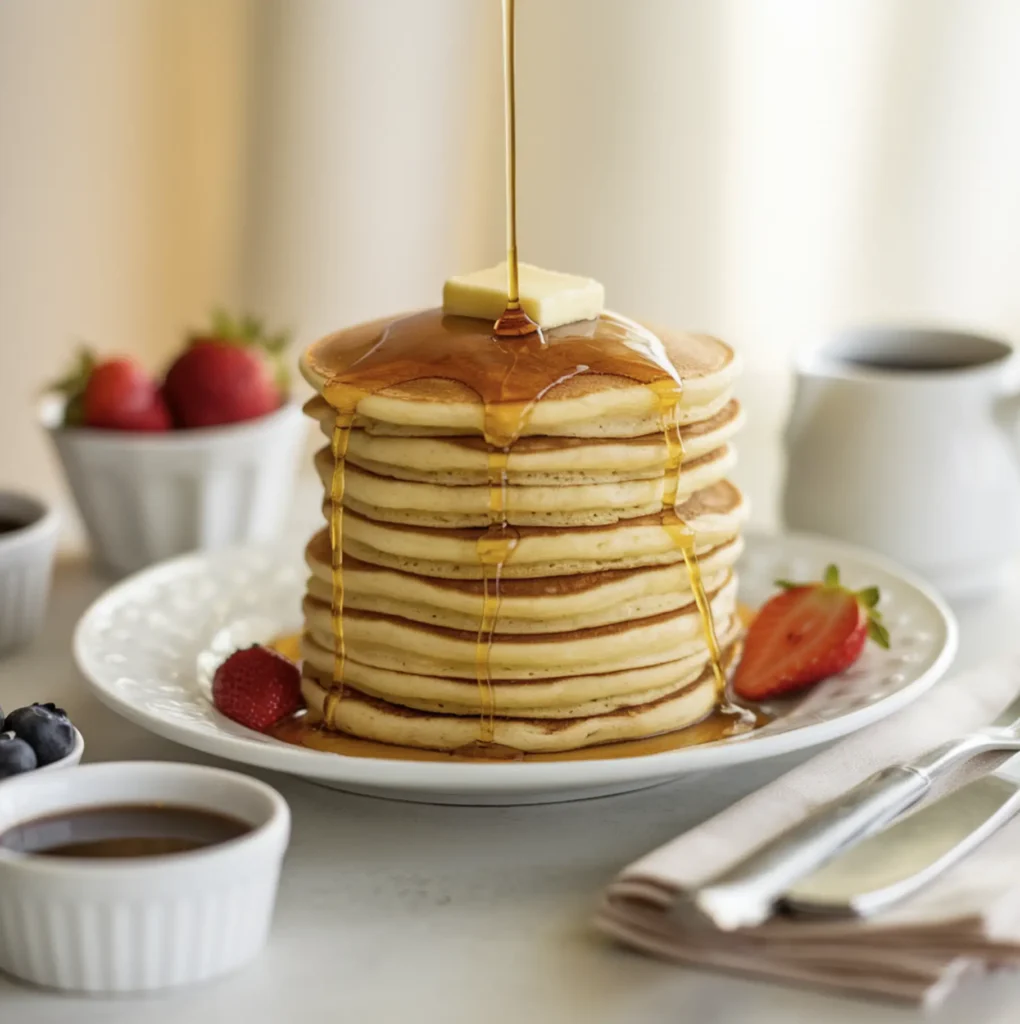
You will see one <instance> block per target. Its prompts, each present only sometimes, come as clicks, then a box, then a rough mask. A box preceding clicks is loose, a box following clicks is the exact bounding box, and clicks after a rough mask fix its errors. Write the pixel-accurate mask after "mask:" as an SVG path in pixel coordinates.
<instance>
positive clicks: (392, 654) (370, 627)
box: [303, 577, 737, 680]
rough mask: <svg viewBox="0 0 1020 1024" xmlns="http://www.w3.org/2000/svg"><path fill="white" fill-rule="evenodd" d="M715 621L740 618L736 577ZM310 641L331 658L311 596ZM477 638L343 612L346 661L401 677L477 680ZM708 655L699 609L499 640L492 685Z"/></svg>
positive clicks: (492, 654) (491, 655)
mask: <svg viewBox="0 0 1020 1024" xmlns="http://www.w3.org/2000/svg"><path fill="white" fill-rule="evenodd" d="M707 596H708V599H709V603H710V606H711V608H712V614H713V617H714V618H715V620H716V621H717V622H719V623H727V622H729V620H730V619H731V618H732V617H733V615H734V614H735V612H736V600H737V595H736V583H735V581H734V580H733V578H732V577H729V578H727V580H726V581H725V582H724V583H723V584H722V585H721V586H720V587H718V589H717V590H716V591H714V592H708V595H707ZM303 609H304V614H305V632H306V636H307V638H308V640H309V641H311V642H313V643H315V644H317V645H318V646H319V647H321V648H322V649H323V650H324V651H327V652H330V653H332V651H333V648H334V646H335V644H334V637H333V629H332V621H331V616H330V606H329V604H328V603H326V602H323V601H318V600H316V599H315V598H312V597H306V598H305V600H304V603H303ZM477 644H478V631H477V629H474V630H456V629H448V628H445V627H441V626H433V625H427V624H425V623H421V622H412V621H409V620H407V619H402V618H399V617H398V616H396V615H387V614H383V613H378V612H364V611H360V610H356V609H346V610H345V611H344V646H345V649H346V653H347V656H348V657H350V658H352V659H354V660H355V661H359V662H361V663H362V664H365V665H376V666H378V667H380V668H391V669H393V670H394V671H397V672H412V673H421V674H424V675H435V676H445V677H449V678H452V679H470V680H474V679H475V678H476V676H477V672H478V667H477V650H478V647H477ZM698 651H703V652H705V656H706V659H707V650H706V648H705V639H704V633H703V630H702V623H701V617H700V615H699V613H698V610H697V608H696V607H695V605H694V603H693V602H692V603H690V604H688V605H684V606H683V607H682V608H679V609H676V610H674V611H670V612H663V613H661V614H659V615H652V616H649V617H648V618H644V619H637V620H634V621H628V622H616V623H609V624H606V625H602V626H593V627H591V628H589V629H580V630H570V631H567V632H564V633H514V634H509V633H500V634H497V635H495V636H494V637H493V639H492V643H491V644H490V645H489V648H488V672H489V676H490V678H492V679H548V678H554V677H556V676H560V675H567V674H569V673H571V672H574V671H579V672H580V671H591V670H592V669H593V668H597V669H599V670H602V671H615V670H617V669H623V668H639V667H642V666H645V665H654V664H657V663H658V662H662V661H671V660H675V659H677V658H684V657H687V656H689V655H691V654H693V653H695V652H698Z"/></svg>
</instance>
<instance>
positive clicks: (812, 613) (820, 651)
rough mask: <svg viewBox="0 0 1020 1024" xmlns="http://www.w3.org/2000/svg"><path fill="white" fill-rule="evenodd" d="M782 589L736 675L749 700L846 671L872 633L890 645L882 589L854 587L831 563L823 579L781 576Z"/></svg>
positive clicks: (750, 638)
mask: <svg viewBox="0 0 1020 1024" xmlns="http://www.w3.org/2000/svg"><path fill="white" fill-rule="evenodd" d="M776 585H777V586H779V587H782V588H783V593H781V594H777V595H776V596H775V597H772V598H770V599H769V600H768V601H766V602H765V604H764V605H763V606H762V607H761V609H760V611H759V612H758V614H757V616H756V617H755V619H754V622H753V623H752V624H751V627H750V629H749V630H748V633H747V638H746V639H745V641H744V653H743V656H742V657H741V659H740V664H739V665H738V666H737V671H736V674H735V675H734V678H733V689H734V692H735V693H736V694H737V695H738V696H739V697H743V698H745V699H746V700H755V701H760V700H768V699H769V698H771V697H778V696H780V695H782V694H785V693H789V692H791V691H793V690H801V689H804V688H805V687H808V686H812V685H814V684H815V683H818V682H820V681H821V680H823V679H827V678H828V677H829V676H834V675H838V674H839V673H840V672H843V671H845V670H846V669H848V668H849V667H850V666H851V665H852V664H853V663H854V662H855V661H856V660H857V659H858V658H859V657H860V656H861V651H863V650H864V644H865V642H866V641H867V639H868V638H869V637H870V638H871V639H872V640H874V641H875V643H877V644H878V645H879V646H880V647H888V646H889V633H888V631H887V630H886V628H885V626H884V625H882V617H881V614H880V613H879V611H878V601H879V597H880V594H879V591H878V587H866V588H865V589H864V590H858V591H853V590H849V589H847V588H846V587H844V586H843V585H842V584H841V583H840V582H839V570H838V569H837V568H836V566H834V565H830V566H829V567H828V568H827V569H826V570H825V575H824V577H823V579H822V582H821V583H790V582H788V581H786V580H777V581H776Z"/></svg>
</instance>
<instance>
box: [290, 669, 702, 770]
mask: <svg viewBox="0 0 1020 1024" xmlns="http://www.w3.org/2000/svg"><path fill="white" fill-rule="evenodd" d="M302 692H303V693H304V696H305V700H306V701H307V703H308V707H309V709H310V711H311V713H312V714H314V715H316V716H318V717H324V719H325V720H324V724H325V725H326V727H327V728H330V729H333V730H336V731H339V732H345V733H348V734H349V735H351V736H358V737H360V738H362V739H367V740H375V741H376V742H379V743H391V744H396V745H398V746H405V747H418V748H424V749H428V750H457V749H458V748H460V747H466V746H469V745H470V744H472V743H475V742H476V741H477V740H478V716H477V715H447V714H438V713H435V712H428V711H418V710H415V709H413V708H408V707H404V706H402V705H399V704H391V703H390V702H388V701H384V700H380V699H378V698H376V697H369V696H368V695H367V694H364V693H362V692H360V691H359V690H357V689H355V688H354V687H349V688H348V689H347V690H346V691H345V693H344V697H343V699H342V700H339V701H336V700H332V701H329V702H328V704H327V702H326V700H325V696H326V694H325V691H324V690H323V688H322V687H321V686H320V685H319V684H317V683H316V682H315V681H314V680H310V679H307V678H306V679H304V680H303V681H302ZM715 703H716V698H715V687H714V683H713V680H712V677H711V674H710V673H709V672H707V671H706V672H703V673H702V674H701V676H699V677H698V679H697V680H696V681H695V682H694V683H692V684H690V685H688V686H686V687H682V688H681V689H679V690H677V691H674V692H672V693H669V694H667V695H665V696H662V697H658V698H657V699H654V700H651V701H649V702H648V703H645V704H638V705H631V706H628V707H625V708H620V709H618V710H615V711H610V712H608V713H606V714H602V715H593V716H589V717H583V718H560V719H550V718H523V717H522V718H496V719H495V720H494V722H493V737H492V739H493V742H495V743H497V744H500V745H502V746H506V747H510V748H512V749H514V750H521V751H524V752H526V753H539V752H542V753H553V752H556V751H562V750H579V749H581V748H582V747H590V746H595V745H597V744H601V743H614V742H617V741H620V740H629V739H640V738H642V737H645V736H654V735H657V734H658V733H664V732H673V731H675V730H677V729H682V728H684V727H686V726H688V725H693V724H694V723H695V722H698V721H700V720H701V719H702V718H704V717H705V716H706V715H707V714H708V713H709V712H710V711H711V710H712V709H713V708H714V707H715Z"/></svg>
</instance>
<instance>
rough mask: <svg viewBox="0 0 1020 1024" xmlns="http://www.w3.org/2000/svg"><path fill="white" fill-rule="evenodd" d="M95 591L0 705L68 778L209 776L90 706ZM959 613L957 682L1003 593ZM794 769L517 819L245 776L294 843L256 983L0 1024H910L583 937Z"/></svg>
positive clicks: (22, 1009) (28, 658)
mask: <svg viewBox="0 0 1020 1024" xmlns="http://www.w3.org/2000/svg"><path fill="white" fill-rule="evenodd" d="M104 585H105V584H104V581H102V580H100V579H98V578H96V577H94V576H93V575H92V574H91V572H90V571H89V569H88V568H87V567H86V566H85V565H84V563H82V562H78V561H68V562H64V563H62V564H61V565H60V566H59V568H58V571H57V577H56V582H55V587H54V593H53V598H52V602H51V606H50V613H49V621H48V626H47V631H46V634H45V636H44V637H42V638H40V639H39V640H38V641H37V642H36V644H35V645H34V646H33V647H32V648H31V649H30V650H27V651H25V652H23V653H21V654H18V655H16V656H14V657H11V658H8V659H7V660H5V661H3V662H0V703H2V704H3V705H4V706H5V707H6V708H8V709H10V708H13V707H16V706H18V705H20V704H23V703H27V702H30V701H32V700H54V701H57V702H58V703H59V704H61V705H63V706H64V707H66V708H67V710H68V711H69V713H70V714H71V716H72V717H73V719H74V721H75V722H76V723H77V724H78V726H79V727H80V728H81V730H82V732H83V733H84V735H85V737H86V742H87V750H86V760H93V761H94V760H110V759H119V758H136V759H137V758H158V759H182V760H196V761H197V760H206V761H211V760H212V759H210V758H205V757H204V756H203V755H201V754H197V753H194V752H192V751H190V750H187V749H185V748H183V747H179V746H176V745H175V744H173V743H169V742H167V741H165V740H161V739H158V738H157V737H154V736H150V735H149V734H147V733H145V732H144V731H142V730H141V729H140V728H138V727H137V726H134V725H131V724H130V723H128V722H126V721H122V720H121V719H120V718H118V717H117V716H116V715H114V714H113V713H112V712H110V711H107V710H106V709H105V708H104V707H102V706H101V705H100V704H99V703H98V702H97V701H96V700H95V699H93V698H92V697H91V696H90V695H89V693H88V691H87V690H86V688H85V685H84V684H83V682H82V681H81V679H80V677H79V675H78V673H77V671H76V669H75V667H74V665H73V663H72V660H71V655H70V650H69V640H70V635H71V631H72V628H73V626H74V623H75V621H76V620H77V618H78V616H79V615H80V613H81V612H82V611H83V609H84V608H85V606H86V605H87V604H88V603H89V601H91V600H92V599H93V598H94V597H95V596H96V595H98V594H99V593H100V591H101V590H102V589H103V587H104ZM958 611H959V614H960V620H961V626H962V647H961V652H960V657H959V661H958V664H959V665H961V666H965V665H970V664H974V663H976V662H978V661H979V660H981V659H982V658H983V657H985V656H990V655H992V654H994V653H996V652H997V651H1002V650H1003V649H1004V648H1005V646H1006V645H1008V644H1016V643H1017V640H1016V639H1014V638H1016V637H1017V636H1018V633H1017V625H1016V624H1017V622H1020V584H1017V585H1014V586H1013V587H1012V588H1011V589H1010V590H1009V591H1008V592H1006V593H1004V594H1003V595H1002V596H1001V597H1000V598H999V599H997V600H995V601H992V602H988V603H985V604H983V605H973V606H970V607H964V608H960V609H958ZM798 756H803V755H798ZM793 763H794V760H792V759H790V758H784V759H782V760H779V761H773V762H769V763H767V764H763V765H758V766H751V767H747V768H735V769H730V770H728V771H725V772H719V773H714V774H711V775H702V776H699V777H697V778H693V779H689V780H687V781H683V782H680V783H675V784H670V785H666V786H662V787H659V788H657V789H653V790H647V791H645V792H640V793H636V794H633V795H627V796H620V797H609V798H604V799H600V800H592V801H586V802H581V803H573V804H553V805H547V806H539V807H519V808H512V807H511V808H471V807H432V806H422V805H415V804H407V803H398V802H390V801H385V800H373V799H369V798H365V797H356V796H347V795H345V794H342V793H338V792H334V791H332V790H328V789H323V788H319V787H317V786H315V785H312V784H310V783H306V782H302V781H299V780H296V779H292V778H289V777H286V776H282V775H271V774H269V773H257V774H263V777H265V778H267V779H269V781H271V782H272V783H273V784H274V785H275V786H277V787H278V788H279V789H280V791H281V792H282V793H283V794H284V796H285V797H286V798H287V800H288V801H289V802H290V805H291V808H292V809H293V813H294V835H293V841H292V843H291V847H290V851H289V853H288V856H287V861H286V864H285V868H284V874H283V881H282V886H281V890H280V897H279V904H278V909H277V915H276V921H275V926H274V929H273V932H272V936H271V940H270V944H269V947H268V948H267V949H266V951H265V952H264V954H263V955H262V958H261V959H260V960H259V961H258V962H257V963H256V964H255V965H253V966H252V967H250V968H249V969H248V970H246V971H244V972H243V973H241V974H239V975H237V976H234V977H231V978H228V979H226V980H223V981H220V982H216V983H212V984H209V985H205V986H202V987H198V988H193V989H190V990H185V991H180V992H174V993H170V994H166V995H162V996H159V997H157V998H154V999H147V1000H140V999H118V1000H116V1001H109V1000H92V999H79V998H69V997H65V996H56V995H50V994H46V993H42V992H38V991H33V990H31V989H28V988H24V987H21V986H19V985H16V984H14V983H12V982H8V981H5V980H4V979H2V978H0V1021H3V1022H4V1024H8V1022H10V1024H58V1022H60V1024H63V1022H67V1021H74V1022H75V1024H93V1022H96V1024H98V1022H102V1024H137V1022H138V1021H140V1020H141V1019H143V1016H144V1020H145V1021H146V1024H181V1022H187V1024H206V1022H209V1024H211V1022H213V1021H219V1020H221V1019H222V1020H228V1021H244V1022H245V1024H263V1022H266V1024H268V1022H275V1021H283V1020H288V1021H298V1020H309V1021H315V1022H320V1021H327V1020H328V1021H345V1022H346V1021H351V1022H359V1024H360V1022H362V1021H373V1022H376V1021H378V1022H384V1024H385V1022H389V1021H405V1020H417V1021H423V1022H431V1021H441V1022H444V1024H459V1022H461V1021H465V1022H466V1021H471V1022H481V1021H485V1022H494V1024H500V1022H503V1021H507V1022H510V1021H513V1022H515V1024H519V1022H521V1021H528V1022H535V1024H538V1022H546V1021H549V1022H568V1021H581V1020H584V1021H593V1022H594V1021H597V1022H620V1024H623V1022H626V1024H644V1022H647V1024H660V1022H666V1021H681V1020H684V1021H688V1020H689V1021H698V1022H706V1024H709V1022H712V1024H714V1022H723V1021H724V1022H748V1024H751V1022H753V1024H773V1022H774V1024H789V1022H791V1021H801V1020H803V1021H812V1022H813V1021H817V1020H825V1021H826V1022H827V1024H857V1022H865V1021H866V1022H867V1024H885V1022H904V1021H914V1020H920V1019H921V1015H920V1014H919V1013H915V1012H914V1011H909V1010H904V1009H901V1008H897V1007H893V1006H887V1005H884V1004H875V1003H865V1002H858V1001H853V1000H847V999H839V998H834V997H830V996H826V995H822V994H818V993H813V992H804V991H799V990H796V989H790V988H783V987H779V986H775V985H766V984H760V983H753V982H747V981H743V980H740V979H736V978H732V977H727V976H723V975H713V974H708V973H700V972H697V971H692V970H685V969H680V968H676V967H672V966H668V965H665V964H662V963H658V962H656V961H653V960H649V959H645V958H643V957H640V956H638V955H636V954H633V953H630V952H627V951H624V950H621V949H618V948H615V947H613V946H611V945H610V944H608V943H607V942H605V941H603V940H602V938H601V937H600V936H598V935H597V934H595V933H593V932H592V930H591V929H590V928H589V925H588V920H589V916H590V913H591V910H592V907H593V905H594V902H595V900H596V897H597V894H598V892H599V889H600V887H601V886H602V885H603V884H604V883H605V882H606V881H608V880H609V879H610V878H611V877H612V876H613V874H614V873H615V872H616V871H617V870H618V869H619V868H620V867H622V866H623V865H624V864H626V863H628V862H629V861H631V860H632V859H634V858H635V857H637V856H638V855H640V854H642V853H644V852H646V851H647V850H649V849H651V848H652V847H654V846H656V845H658V844H659V843H661V842H663V841H665V840H666V839H669V838H670V837H672V836H673V835H675V834H676V833H678V832H679V831H681V830H683V829H684V828H686V827H688V826H690V825H691V824H693V823H695V822H697V821H699V820H701V819H703V818H705V817H707V816H708V815H710V814H711V813H712V812H713V811H714V810H716V809H719V808H721V807H723V806H725V805H726V804H727V803H729V802H730V801H732V800H733V799H734V798H735V797H737V796H739V795H741V794H743V793H744V792H746V791H748V790H750V789H752V788H754V787H756V786H758V785H761V784H762V783H763V782H765V781H767V780H768V779H769V778H772V777H773V776H774V775H775V774H777V773H778V772H779V771H781V770H783V768H785V767H789V766H790V765H791V764H793ZM242 770H243V769H242ZM1018 870H1020V868H1018ZM1018 1003H1020V975H1012V976H1010V975H1006V976H1003V977H1001V978H999V979H996V980H993V981H991V982H989V983H986V984H982V985H977V986H971V987H969V988H967V989H965V990H963V991H962V992H961V993H960V994H958V995H957V996H956V997H955V998H954V999H953V1000H952V1001H951V1002H950V1004H949V1005H947V1006H946V1007H945V1008H944V1009H943V1010H942V1011H941V1012H939V1013H937V1014H935V1015H932V1016H929V1017H927V1018H925V1019H926V1020H929V1021H935V1022H938V1024H949V1022H952V1024H955V1022H958V1021H959V1022H963V1021H966V1022H967V1024H977V1022H981V1024H984V1022H1002V1024H1005V1022H1007V1021H1009V1022H1014V1021H1015V1020H1016V1019H1017V1005H1018Z"/></svg>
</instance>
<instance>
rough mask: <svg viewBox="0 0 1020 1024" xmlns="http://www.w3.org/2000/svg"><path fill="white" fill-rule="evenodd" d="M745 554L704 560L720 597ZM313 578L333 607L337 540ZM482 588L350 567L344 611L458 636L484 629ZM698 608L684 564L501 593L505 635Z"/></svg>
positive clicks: (509, 585) (725, 551)
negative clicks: (694, 605) (452, 631)
mask: <svg viewBox="0 0 1020 1024" xmlns="http://www.w3.org/2000/svg"><path fill="white" fill-rule="evenodd" d="M742 550H743V542H742V541H741V540H740V539H739V538H736V539H734V540H732V541H730V542H729V543H727V544H722V545H719V546H718V547H716V548H712V549H711V550H709V551H707V552H706V553H705V554H704V555H703V556H702V558H701V559H700V560H699V562H700V566H701V572H702V575H703V577H704V579H705V585H706V587H707V588H710V589H714V588H715V585H716V583H717V582H721V577H722V575H723V574H725V572H726V571H727V570H728V569H730V568H732V566H733V565H734V563H735V562H736V560H737V558H738V557H739V556H740V553H741V551H742ZM305 559H306V561H307V563H308V565H309V567H310V568H311V570H312V577H311V578H310V580H309V581H308V586H307V588H306V590H307V593H308V595H309V596H311V597H314V598H316V599H317V600H319V601H321V602H323V603H329V602H330V601H331V600H332V593H333V586H332V571H331V566H330V550H329V533H328V531H326V530H323V531H321V532H320V533H318V534H316V535H315V537H313V538H312V541H311V542H310V543H309V545H308V548H307V550H306V552H305ZM483 593H484V585H483V583H482V581H481V580H456V581H454V580H445V579H438V578H434V577H426V576H416V575H414V574H412V573H405V572H398V571H395V570H391V569H383V568H380V567H379V566H374V565H369V564H368V563H366V562H360V561H358V560H357V559H353V558H347V559H345V562H344V607H345V608H352V609H353V608H357V609H361V610H363V611H375V612H386V613H389V614H392V615H397V616H400V617H401V618H405V619H411V620H414V621H418V622H424V623H426V624H433V625H439V626H447V627H449V628H452V629H474V630H477V629H478V624H479V622H480V621H481V616H482V611H483ZM691 600H692V594H691V584H690V579H689V577H688V575H687V569H686V567H685V566H684V565H683V564H682V563H681V564H673V565H666V566H652V567H650V568H644V569H618V570H609V571H604V572H601V573H590V574H581V575H576V576H553V577H545V578H540V579H511V580H504V581H503V583H502V586H501V587H500V609H499V615H498V617H497V620H496V626H495V630H496V632H498V633H542V632H550V633H551V632H566V631H567V630H571V629H584V628H587V627H590V626H599V625H604V624H606V623H611V622H622V621H625V620H628V619H640V618H646V617H647V616H649V615H657V614H659V613H661V612H665V611H672V610H674V609H676V608H680V607H683V606H684V605H686V604H689V603H690V601H691Z"/></svg>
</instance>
